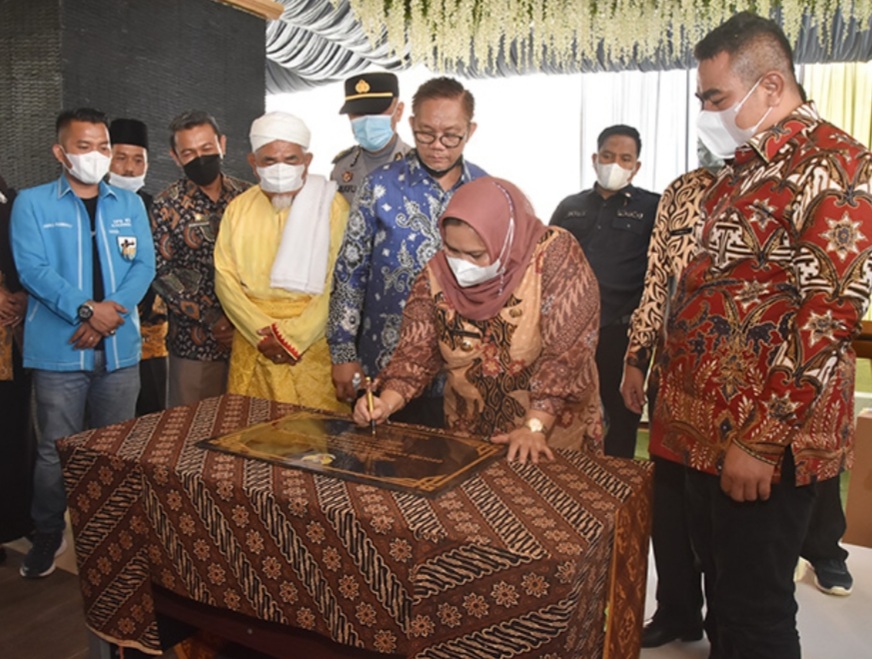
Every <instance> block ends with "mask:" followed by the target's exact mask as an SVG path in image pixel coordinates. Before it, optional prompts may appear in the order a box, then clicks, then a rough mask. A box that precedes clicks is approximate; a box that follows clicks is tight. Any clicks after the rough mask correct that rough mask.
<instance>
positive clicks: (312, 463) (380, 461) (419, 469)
mask: <svg viewBox="0 0 872 659" xmlns="http://www.w3.org/2000/svg"><path fill="white" fill-rule="evenodd" d="M198 446H201V447H203V448H207V449H212V450H216V451H223V452H225V453H231V454H234V455H240V456H244V457H247V458H255V459H257V460H266V461H267V462H271V463H274V464H279V465H282V466H285V467H291V468H294V469H304V470H306V471H311V472H315V473H318V474H323V475H325V476H333V477H336V478H343V479H346V480H351V481H355V482H358V483H368V484H371V485H377V486H379V487H385V488H389V489H393V490H399V491H402V492H410V493H413V494H421V495H424V496H430V497H432V496H435V495H437V494H439V493H440V492H443V491H445V490H447V489H449V488H451V487H454V486H455V485H457V484H458V483H461V482H462V481H464V480H465V479H467V478H469V477H470V476H472V475H473V474H475V473H476V472H477V471H479V470H480V469H483V468H484V467H485V466H487V465H488V464H490V463H491V462H493V461H494V460H496V459H498V458H500V457H502V456H504V455H505V453H506V448H505V447H504V446H502V445H497V444H492V443H490V442H488V441H486V440H485V439H484V438H482V437H458V436H455V435H451V434H448V433H446V432H444V431H438V430H430V429H427V428H423V427H421V426H408V425H406V424H402V423H396V424H382V425H380V426H378V427H377V429H376V433H375V434H374V435H373V434H372V433H371V431H370V428H369V427H368V426H367V427H365V428H360V427H358V426H356V425H355V424H354V422H353V421H351V419H348V418H344V417H340V416H335V415H331V414H328V413H325V412H316V411H310V410H306V411H299V412H293V413H291V414H289V415H287V416H284V417H282V418H280V419H275V420H273V421H269V422H266V423H259V424H257V425H253V426H249V427H248V428H245V429H243V430H239V431H237V432H234V433H231V434H228V435H222V436H220V437H212V438H210V439H204V440H202V441H200V442H198Z"/></svg>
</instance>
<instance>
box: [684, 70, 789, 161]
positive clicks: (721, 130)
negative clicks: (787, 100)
mask: <svg viewBox="0 0 872 659" xmlns="http://www.w3.org/2000/svg"><path fill="white" fill-rule="evenodd" d="M761 80H763V78H760V80H758V81H757V82H755V83H754V86H753V87H751V89H749V90H748V93H747V94H745V98H743V99H742V100H741V101H739V102H738V103H736V104H735V105H734V106H732V107H729V108H727V109H726V110H719V111H715V110H702V111H701V112H700V113H699V118H698V119H697V120H696V130H697V132H698V133H699V139H700V140H702V143H703V144H705V146H706V148H707V149H708V150H709V151H710V152H711V153H712V155H715V156H717V157H718V158H733V157H734V156H735V155H736V149H738V148H739V147H740V146H742V145H743V144H744V143H745V142H747V141H748V140H750V139H751V138H752V137H754V135H756V134H757V129H758V128H759V127H760V124H762V123H763V121H764V120H765V119H766V117H767V116H769V112H770V111H771V110H772V107H771V106H770V107H769V108H768V109H767V110H766V112H764V113H763V116H762V117H760V121H758V122H757V123H756V124H754V125H753V126H751V127H750V128H739V127H738V126H737V125H736V116H737V115H738V114H739V111H740V110H741V109H742V106H743V105H744V104H745V101H747V100H748V99H749V98H750V97H751V94H752V93H753V92H754V90H755V89H757V85H759V84H760V81H761Z"/></svg>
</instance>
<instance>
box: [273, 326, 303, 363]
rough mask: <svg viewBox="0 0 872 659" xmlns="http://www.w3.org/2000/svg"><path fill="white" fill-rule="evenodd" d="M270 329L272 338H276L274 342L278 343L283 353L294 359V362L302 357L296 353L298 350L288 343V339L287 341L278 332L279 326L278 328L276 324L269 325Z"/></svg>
mask: <svg viewBox="0 0 872 659" xmlns="http://www.w3.org/2000/svg"><path fill="white" fill-rule="evenodd" d="M270 329H271V330H272V333H273V336H275V337H276V341H278V342H279V343H280V344H281V345H282V348H284V349H285V351H286V352H287V353H288V354H289V355H290V356H291V357H293V358H294V361H298V360H299V359H300V357H301V356H302V355H300V352H299V351H298V350H297V349H296V348H295V347H294V346H293V344H292V343H291V342H290V341H288V339H287V338H286V337H285V336H284V335H283V334H282V333H281V331H280V330H279V326H278V325H277V324H276V323H273V324H272V325H270Z"/></svg>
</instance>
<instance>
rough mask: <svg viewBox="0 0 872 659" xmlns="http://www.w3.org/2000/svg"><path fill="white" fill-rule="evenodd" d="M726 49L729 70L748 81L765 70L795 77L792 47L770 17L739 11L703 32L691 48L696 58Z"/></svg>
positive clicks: (705, 58) (700, 58)
mask: <svg viewBox="0 0 872 659" xmlns="http://www.w3.org/2000/svg"><path fill="white" fill-rule="evenodd" d="M721 53H727V54H728V55H729V56H730V59H731V61H732V68H733V71H735V72H736V74H737V75H739V76H740V77H741V78H742V80H743V81H745V82H746V83H748V84H754V83H755V82H757V80H759V79H760V77H761V76H763V75H764V74H766V72H767V71H780V72H781V73H782V74H784V75H785V76H786V77H787V78H788V79H789V80H794V81H795V80H796V77H795V75H794V71H793V49H792V48H791V47H790V42H789V41H788V40H787V37H786V36H785V35H784V31H783V30H782V29H781V28H780V27H779V26H778V23H776V22H775V21H773V20H770V19H768V18H763V17H762V16H758V15H757V14H754V13H751V12H750V11H742V12H739V13H738V14H736V15H735V16H733V17H732V18H730V19H729V20H727V21H724V22H723V23H721V24H720V25H718V26H717V27H716V28H715V29H714V30H712V31H711V32H709V33H708V34H707V35H705V36H704V37H703V38H702V40H701V41H700V42H699V43H698V44H696V46H695V47H694V49H693V56H694V57H695V58H696V59H697V61H700V62H701V61H703V60H707V59H712V58H713V57H716V56H717V55H719V54H721Z"/></svg>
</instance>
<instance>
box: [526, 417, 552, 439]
mask: <svg viewBox="0 0 872 659" xmlns="http://www.w3.org/2000/svg"><path fill="white" fill-rule="evenodd" d="M524 427H525V428H527V429H528V430H530V431H531V432H541V433H542V434H543V435H547V434H548V433H547V432H546V431H545V424H544V423H542V421H540V420H539V419H537V418H536V417H533V418H532V419H527V420H526V421H524Z"/></svg>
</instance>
